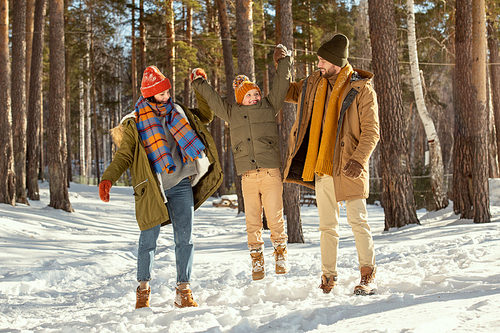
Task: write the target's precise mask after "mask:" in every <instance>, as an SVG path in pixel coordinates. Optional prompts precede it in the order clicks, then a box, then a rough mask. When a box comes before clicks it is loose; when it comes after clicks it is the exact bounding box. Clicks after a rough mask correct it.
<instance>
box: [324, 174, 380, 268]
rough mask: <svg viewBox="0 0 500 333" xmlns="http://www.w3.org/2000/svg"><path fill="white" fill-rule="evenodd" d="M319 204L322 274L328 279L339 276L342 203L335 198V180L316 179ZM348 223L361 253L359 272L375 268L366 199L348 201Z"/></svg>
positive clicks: (326, 177)
mask: <svg viewBox="0 0 500 333" xmlns="http://www.w3.org/2000/svg"><path fill="white" fill-rule="evenodd" d="M315 187H316V202H317V204H318V213H319V230H320V232H321V236H320V247H321V270H322V272H323V274H324V275H325V276H326V277H327V278H328V277H330V276H332V275H335V276H336V275H337V252H338V248H339V233H338V230H339V215H340V211H339V203H338V202H337V199H336V198H335V189H334V186H333V177H331V176H323V177H320V176H317V175H316V176H315ZM346 211H347V222H348V223H349V225H350V226H351V229H352V232H353V234H354V241H355V243H356V249H357V251H358V260H359V268H360V269H361V267H371V268H375V251H374V246H373V238H372V233H371V230H370V226H369V225H368V212H367V210H366V200H365V199H354V200H347V201H346Z"/></svg>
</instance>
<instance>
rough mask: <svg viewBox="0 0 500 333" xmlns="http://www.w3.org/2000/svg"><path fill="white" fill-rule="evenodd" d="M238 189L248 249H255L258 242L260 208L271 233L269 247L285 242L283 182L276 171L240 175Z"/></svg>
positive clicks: (261, 243)
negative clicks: (241, 201)
mask: <svg viewBox="0 0 500 333" xmlns="http://www.w3.org/2000/svg"><path fill="white" fill-rule="evenodd" d="M241 188H242V192H243V200H244V202H245V216H246V224H247V236H248V248H249V249H250V250H253V249H258V248H259V247H261V246H262V245H264V242H263V241H262V207H264V211H265V214H266V218H267V225H268V226H269V229H270V230H271V241H272V242H273V244H282V243H286V241H287V239H288V236H287V234H286V232H285V223H284V220H283V182H282V181H281V173H280V170H279V169H278V168H273V169H265V168H262V169H257V170H250V171H247V172H244V173H243V175H242V176H241Z"/></svg>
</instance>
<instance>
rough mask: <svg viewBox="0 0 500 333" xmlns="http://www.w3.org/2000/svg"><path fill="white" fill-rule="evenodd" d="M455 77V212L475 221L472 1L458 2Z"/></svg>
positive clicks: (461, 0)
mask: <svg viewBox="0 0 500 333" xmlns="http://www.w3.org/2000/svg"><path fill="white" fill-rule="evenodd" d="M454 74H455V79H454V80H453V82H454V96H455V129H454V135H453V137H454V139H455V144H454V146H453V198H452V200H453V211H454V213H455V214H457V215H460V217H461V218H465V219H472V218H473V216H474V210H473V205H474V198H473V196H474V194H473V187H472V177H473V153H474V150H473V139H472V130H473V128H472V126H471V116H472V115H473V114H474V113H475V104H474V103H473V100H474V99H475V97H474V96H473V95H474V94H475V91H474V90H473V89H472V0H457V2H456V33H455V73H454Z"/></svg>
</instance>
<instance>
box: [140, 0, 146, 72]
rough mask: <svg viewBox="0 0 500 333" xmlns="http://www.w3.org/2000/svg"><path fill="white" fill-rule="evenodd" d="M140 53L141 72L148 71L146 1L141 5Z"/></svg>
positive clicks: (142, 0)
mask: <svg viewBox="0 0 500 333" xmlns="http://www.w3.org/2000/svg"><path fill="white" fill-rule="evenodd" d="M139 53H140V54H141V67H140V68H139V72H140V73H143V72H144V70H145V69H146V26H145V24H144V0H140V3H139Z"/></svg>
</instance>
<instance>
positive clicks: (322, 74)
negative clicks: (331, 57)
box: [321, 69, 333, 79]
mask: <svg viewBox="0 0 500 333" xmlns="http://www.w3.org/2000/svg"><path fill="white" fill-rule="evenodd" d="M321 76H322V77H324V78H325V79H329V78H331V77H332V76H333V74H332V73H330V72H328V71H327V70H326V69H325V73H321Z"/></svg>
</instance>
